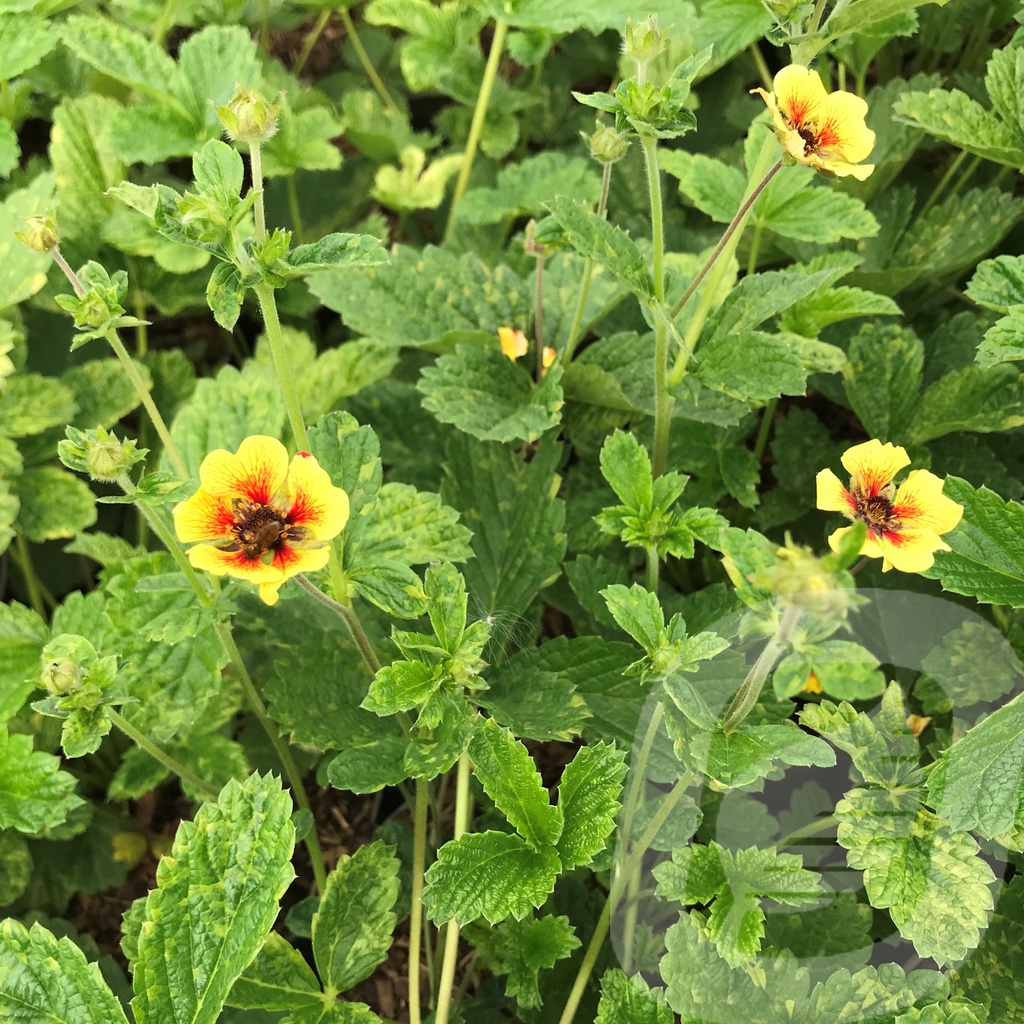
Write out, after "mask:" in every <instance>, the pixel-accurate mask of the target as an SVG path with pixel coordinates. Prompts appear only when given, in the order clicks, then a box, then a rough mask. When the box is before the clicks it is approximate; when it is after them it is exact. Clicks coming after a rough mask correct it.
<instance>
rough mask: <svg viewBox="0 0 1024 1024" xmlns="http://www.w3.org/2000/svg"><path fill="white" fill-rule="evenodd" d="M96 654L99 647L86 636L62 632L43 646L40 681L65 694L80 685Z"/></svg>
mask: <svg viewBox="0 0 1024 1024" xmlns="http://www.w3.org/2000/svg"><path fill="white" fill-rule="evenodd" d="M95 658H96V648H95V647H93V645H92V644H91V643H89V641H88V640H86V638H85V637H84V636H78V634H76V633H61V634H60V636H57V637H55V638H54V639H53V640H51V641H50V642H49V643H48V644H47V645H46V646H45V647H44V648H43V653H42V657H41V661H40V670H39V685H40V686H43V687H45V688H46V689H47V691H49V693H51V694H52V695H53V696H54V697H63V696H65V695H66V694H69V693H71V691H72V690H77V689H78V687H79V686H81V684H82V673H83V672H84V670H85V669H86V668H87V667H88V666H89V665H90V664H91V663H92V662H93V661H94V660H95Z"/></svg>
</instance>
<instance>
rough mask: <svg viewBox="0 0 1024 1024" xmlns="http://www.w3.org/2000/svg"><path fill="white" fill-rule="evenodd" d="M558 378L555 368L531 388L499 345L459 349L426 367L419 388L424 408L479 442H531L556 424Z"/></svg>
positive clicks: (527, 377)
mask: <svg viewBox="0 0 1024 1024" xmlns="http://www.w3.org/2000/svg"><path fill="white" fill-rule="evenodd" d="M561 375H562V371H561V367H558V366H553V367H551V369H550V370H549V371H548V373H547V374H546V375H545V376H544V379H543V380H542V381H541V382H540V383H539V384H538V385H537V386H536V387H535V386H534V384H533V382H532V381H531V379H530V375H529V374H528V373H527V372H526V371H525V370H524V369H523V368H522V367H519V366H517V365H516V364H515V363H514V362H513V361H512V360H510V359H508V358H507V357H506V356H504V355H503V354H502V353H501V352H500V351H499V350H498V349H497V347H495V348H493V349H480V348H474V347H472V346H470V345H460V346H459V347H458V348H457V349H456V350H455V353H454V354H453V355H448V356H442V357H441V358H440V359H439V360H438V361H437V363H436V365H434V366H428V367H426V368H424V370H423V372H422V375H421V376H420V381H419V384H418V385H417V387H418V390H419V391H420V392H421V393H422V394H423V396H424V398H423V407H424V408H425V409H427V410H429V411H430V412H432V413H433V414H434V415H435V416H436V417H437V418H438V419H439V420H440V421H441V422H442V423H452V424H454V425H455V426H456V427H458V428H459V429H460V430H463V431H465V432H466V433H468V434H472V435H473V436H474V437H476V438H479V439H480V440H481V441H513V440H516V439H520V440H524V441H535V440H536V439H537V438H538V437H540V435H541V434H543V433H544V432H545V431H546V430H548V429H549V428H551V427H554V426H557V425H558V423H559V421H560V418H561V417H560V416H559V414H558V413H559V410H560V409H561V407H562V404H563V400H562V389H561V388H560V387H559V380H560V378H561Z"/></svg>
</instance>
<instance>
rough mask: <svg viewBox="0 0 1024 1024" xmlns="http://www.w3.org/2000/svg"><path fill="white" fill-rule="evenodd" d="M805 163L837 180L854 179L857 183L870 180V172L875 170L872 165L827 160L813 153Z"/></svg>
mask: <svg viewBox="0 0 1024 1024" xmlns="http://www.w3.org/2000/svg"><path fill="white" fill-rule="evenodd" d="M807 163H809V164H811V165H812V166H813V167H816V168H817V169H818V170H819V171H825V172H826V173H827V174H834V175H835V176H836V177H837V178H856V179H857V181H864V180H866V179H867V178H870V177H871V172H872V171H874V169H875V165H874V164H848V163H845V162H844V161H842V160H829V159H827V158H826V157H823V156H822V155H821V154H820V153H813V154H812V155H811V157H810V158H809V159H808V161H807Z"/></svg>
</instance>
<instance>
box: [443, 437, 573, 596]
mask: <svg viewBox="0 0 1024 1024" xmlns="http://www.w3.org/2000/svg"><path fill="white" fill-rule="evenodd" d="M560 454H561V449H560V447H559V446H558V445H554V444H542V445H538V447H537V448H536V450H535V451H534V454H533V458H532V459H531V460H530V461H529V462H524V461H523V460H522V459H521V458H520V457H519V456H518V455H517V454H516V452H515V451H514V450H513V448H512V446H510V445H499V444H494V443H483V442H478V441H474V440H473V439H471V438H469V437H466V436H459V437H456V438H453V439H452V440H451V441H450V442H449V444H448V447H447V450H446V453H445V471H446V476H445V479H444V483H443V485H442V488H441V497H442V500H444V502H445V503H446V504H448V505H451V506H452V507H453V508H456V509H459V511H460V512H461V513H462V517H463V521H464V522H465V523H467V524H468V525H469V526H470V528H471V529H473V528H474V527H476V526H477V525H478V524H484V523H486V524H487V530H486V536H485V535H484V532H483V531H482V530H480V529H475V530H474V533H473V539H472V541H471V544H472V547H473V552H474V554H475V555H476V557H475V558H473V559H470V561H468V562H467V563H466V565H465V567H464V569H463V575H464V576H465V579H466V588H467V590H468V591H469V594H470V600H471V602H472V607H473V609H474V611H475V612H476V613H477V614H478V615H479V614H481V613H484V614H491V613H494V614H497V615H499V616H502V615H505V616H507V615H512V616H518V615H522V614H523V613H524V612H525V611H526V609H527V607H528V606H529V604H530V602H531V601H532V600H533V599H534V597H535V596H536V595H537V593H538V592H539V591H540V590H541V589H542V588H543V587H545V586H547V585H548V584H550V583H552V582H553V581H554V580H555V579H556V578H557V576H558V574H559V572H560V571H561V565H562V557H563V555H564V553H565V545H566V537H565V533H564V532H563V528H564V526H565V504H564V503H563V502H562V501H561V500H560V499H559V498H556V497H554V491H555V487H556V469H557V466H558V461H559V457H560Z"/></svg>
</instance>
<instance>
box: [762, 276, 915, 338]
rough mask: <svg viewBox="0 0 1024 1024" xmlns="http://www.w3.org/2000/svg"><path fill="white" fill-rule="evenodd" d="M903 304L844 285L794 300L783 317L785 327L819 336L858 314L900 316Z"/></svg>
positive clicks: (799, 332) (813, 336)
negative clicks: (899, 304) (827, 328)
mask: <svg viewBox="0 0 1024 1024" xmlns="http://www.w3.org/2000/svg"><path fill="white" fill-rule="evenodd" d="M899 312H900V307H899V306H897V305H896V303H895V302H893V300H892V299H890V298H889V297H888V296H887V295H876V294H875V293H874V292H869V291H865V290H864V289H863V288H851V287H849V286H845V285H844V286H842V287H839V288H822V289H820V290H819V291H817V292H815V293H813V294H812V295H808V296H807V297H806V298H804V299H800V300H799V301H798V302H794V303H793V305H792V306H790V307H789V309H787V310H786V311H785V312H784V313H783V314H782V316H781V318H780V321H779V322H780V324H781V325H782V327H783V329H785V330H787V331H793V332H794V333H796V334H802V335H804V336H805V337H808V338H816V337H817V336H818V335H819V334H820V333H821V331H823V330H824V329H825V328H826V327H829V326H831V325H832V324H836V323H840V322H841V321H843V320H853V319H856V318H858V317H868V316H871V317H874V316H897V315H898V314H899Z"/></svg>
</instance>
